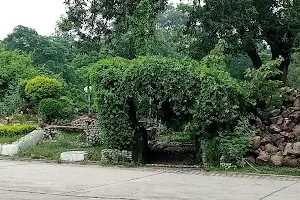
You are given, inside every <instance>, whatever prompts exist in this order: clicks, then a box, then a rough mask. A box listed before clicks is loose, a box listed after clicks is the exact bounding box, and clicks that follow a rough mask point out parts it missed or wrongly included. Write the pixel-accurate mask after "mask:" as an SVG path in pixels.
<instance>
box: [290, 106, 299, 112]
mask: <svg viewBox="0 0 300 200" xmlns="http://www.w3.org/2000/svg"><path fill="white" fill-rule="evenodd" d="M289 109H290V111H292V112H293V111H298V110H300V107H289Z"/></svg>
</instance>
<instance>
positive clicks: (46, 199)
mask: <svg viewBox="0 0 300 200" xmlns="http://www.w3.org/2000/svg"><path fill="white" fill-rule="evenodd" d="M91 199H96V200H97V199H105V200H136V199H143V200H148V199H155V200H156V199H169V200H183V199H185V200H196V199H197V200H201V199H205V200H206V199H207V200H215V199H216V200H252V199H253V200H259V199H263V200H285V199H286V200H299V199H300V181H299V180H298V179H294V178H270V177H259V176H252V177H249V176H244V177H235V175H234V176H231V177H230V176H225V175H221V174H205V173H202V172H200V171H198V170H194V171H193V170H186V171H185V170H165V169H151V168H139V169H127V168H114V167H99V166H80V165H59V164H46V163H37V162H17V161H1V160H0V200H91Z"/></svg>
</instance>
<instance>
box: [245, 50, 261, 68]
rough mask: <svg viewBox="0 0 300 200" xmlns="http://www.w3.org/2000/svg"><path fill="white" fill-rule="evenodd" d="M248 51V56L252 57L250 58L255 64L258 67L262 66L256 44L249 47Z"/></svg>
mask: <svg viewBox="0 0 300 200" xmlns="http://www.w3.org/2000/svg"><path fill="white" fill-rule="evenodd" d="M249 47H250V46H249ZM246 51H247V54H248V56H249V57H250V59H251V61H252V63H253V66H254V67H255V68H256V69H258V68H260V67H261V66H262V60H261V58H260V56H259V54H258V52H257V50H256V48H255V46H254V45H251V48H249V49H247V50H246Z"/></svg>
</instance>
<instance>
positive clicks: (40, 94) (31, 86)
mask: <svg viewBox="0 0 300 200" xmlns="http://www.w3.org/2000/svg"><path fill="white" fill-rule="evenodd" d="M62 87H63V85H62V83H60V82H59V81H58V80H57V79H54V78H47V77H44V76H37V77H35V78H34V79H32V80H30V81H28V83H27V85H26V87H25V93H26V95H27V97H28V98H30V100H32V101H33V102H35V103H38V102H39V101H40V100H42V99H45V98H57V97H58V96H59V94H60V92H61V90H62Z"/></svg>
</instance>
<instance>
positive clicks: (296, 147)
mask: <svg viewBox="0 0 300 200" xmlns="http://www.w3.org/2000/svg"><path fill="white" fill-rule="evenodd" d="M292 148H293V154H295V155H300V142H296V143H294V144H293V145H292Z"/></svg>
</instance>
